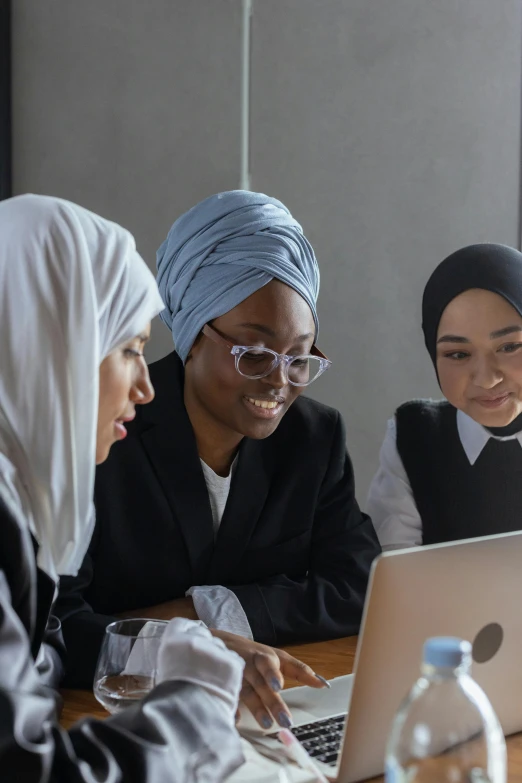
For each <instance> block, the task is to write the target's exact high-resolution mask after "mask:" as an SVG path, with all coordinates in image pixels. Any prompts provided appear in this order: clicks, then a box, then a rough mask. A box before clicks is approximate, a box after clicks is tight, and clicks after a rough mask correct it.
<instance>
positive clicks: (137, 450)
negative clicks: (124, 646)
mask: <svg viewBox="0 0 522 783" xmlns="http://www.w3.org/2000/svg"><path fill="white" fill-rule="evenodd" d="M150 374H151V379H152V383H153V385H154V387H155V389H156V397H155V399H154V401H153V402H152V403H150V404H149V405H146V406H144V407H143V408H140V409H139V411H138V415H137V417H136V419H135V420H134V422H133V423H132V425H131V426H130V427H129V435H128V437H127V439H126V440H125V441H124V442H123V443H121V444H117V445H116V446H115V447H114V448H113V450H112V452H111V455H110V457H109V459H108V460H107V462H106V463H105V464H104V465H102V466H101V467H100V468H99V469H98V473H97V480H96V509H97V526H96V531H95V534H94V537H93V541H92V545H91V548H90V551H89V554H88V556H87V557H86V559H85V562H84V564H83V566H82V568H81V571H80V574H79V576H78V577H77V578H76V579H73V580H71V579H67V580H63V582H62V588H61V592H60V598H59V601H58V604H57V611H58V613H59V615H60V617H61V619H62V625H63V632H64V637H65V641H66V645H67V649H68V659H69V663H68V682H69V683H71V684H83V685H87V684H90V682H91V681H92V673H93V669H94V665H95V661H96V656H97V653H98V649H99V646H100V641H101V638H102V635H103V632H104V628H105V626H106V625H107V623H108V622H109V621H110V620H111V619H112V614H113V613H117V612H123V611H125V610H129V609H137V608H139V607H145V606H150V605H153V604H157V603H161V602H163V601H167V600H170V599H173V598H177V597H181V596H183V595H184V594H185V591H186V590H187V589H188V588H189V587H191V586H193V585H224V586H226V587H228V588H229V589H230V590H232V591H233V592H234V593H235V594H236V595H237V597H238V598H239V601H240V602H241V604H242V606H243V609H244V611H245V612H246V615H247V617H248V621H249V623H250V626H251V628H252V632H253V635H254V638H255V639H256V640H257V641H260V642H264V643H266V644H271V645H281V644H288V643H293V642H302V641H306V640H313V639H329V638H335V637H340V636H346V635H349V634H353V633H357V631H358V629H359V623H360V619H361V612H362V607H363V601H364V595H365V592H366V587H367V581H368V574H369V569H370V565H371V563H372V560H373V559H374V557H375V556H376V555H377V554H378V553H379V551H380V549H379V545H378V542H377V538H376V536H375V532H374V529H373V526H372V523H371V521H370V520H369V518H368V517H367V516H366V515H365V514H362V513H361V511H360V510H359V507H358V505H357V502H356V500H355V496H354V478H353V470H352V464H351V461H350V458H349V456H348V454H347V452H346V445H345V430H344V426H343V422H342V419H341V416H340V414H339V413H338V412H337V411H336V410H334V409H332V408H328V407H326V406H324V405H321V404H320V403H318V402H314V401H312V400H310V399H307V398H305V397H301V398H299V399H298V400H297V401H296V402H294V404H293V405H292V407H291V408H290V409H289V410H288V412H287V413H286V414H285V416H284V418H283V419H282V421H281V423H280V425H279V427H278V428H277V430H276V431H275V432H274V434H273V435H271V436H270V437H269V438H266V439H265V440H258V441H256V440H251V439H247V438H245V439H244V440H243V442H242V444H241V447H240V452H239V459H238V462H237V466H236V469H235V472H234V475H233V478H232V483H231V488H230V494H229V497H228V502H227V505H226V508H225V512H224V515H223V519H222V522H221V526H220V529H219V533H218V536H217V540H216V542H215V543H214V535H213V526H212V513H211V508H210V502H209V497H208V491H207V488H206V484H205V479H204V476H203V471H202V469H201V463H200V460H199V456H198V452H197V447H196V441H195V437H194V433H193V430H192V426H191V424H190V420H189V418H188V415H187V412H186V410H185V406H184V403H183V366H182V363H181V361H180V359H179V358H178V356H177V355H176V354H175V353H172V354H170V355H169V356H166V357H165V358H164V359H162V360H160V361H159V362H156V363H154V364H152V365H151V367H150Z"/></svg>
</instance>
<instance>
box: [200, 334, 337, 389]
mask: <svg viewBox="0 0 522 783" xmlns="http://www.w3.org/2000/svg"><path fill="white" fill-rule="evenodd" d="M203 334H204V335H206V337H208V338H210V339H211V340H213V341H214V342H215V343H217V344H218V345H223V346H226V347H227V348H228V349H229V350H230V353H231V354H232V356H234V358H235V361H236V370H237V371H238V373H239V374H240V375H242V376H243V377H244V378H250V379H252V380H256V379H258V378H266V376H267V375H270V373H272V372H273V371H274V370H275V369H276V367H279V365H283V369H284V371H285V374H286V379H287V381H288V383H290V384H291V385H292V386H309V385H310V384H311V383H313V382H314V381H316V380H317V378H319V376H320V375H322V374H323V372H325V371H326V370H328V369H329V368H330V367H331V366H332V362H331V361H330V359H327V358H326V356H325V355H324V354H323V353H321V351H320V350H319V349H318V348H316V347H315V345H314V346H313V347H312V351H313V353H311V354H302V355H300V356H287V354H285V353H276V351H272V350H270V348H259V347H258V346H255V345H234V344H233V343H231V342H229V340H227V339H226V338H225V337H224V336H222V335H221V334H220V333H219V332H218V331H217V330H216V329H214V328H213V327H212V326H209V325H208V324H206V326H204V327H203Z"/></svg>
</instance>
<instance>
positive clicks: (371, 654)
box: [240, 531, 522, 783]
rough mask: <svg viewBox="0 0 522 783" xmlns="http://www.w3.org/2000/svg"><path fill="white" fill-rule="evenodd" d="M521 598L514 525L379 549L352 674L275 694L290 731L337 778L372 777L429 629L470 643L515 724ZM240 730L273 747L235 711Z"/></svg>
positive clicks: (520, 702)
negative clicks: (289, 717) (498, 531)
mask: <svg viewBox="0 0 522 783" xmlns="http://www.w3.org/2000/svg"><path fill="white" fill-rule="evenodd" d="M521 605H522V531H521V532H517V533H506V534H502V535H497V536H488V537H486V538H475V539H468V540H464V541H455V542H451V543H448V544H434V545H432V546H425V547H420V548H418V549H403V550H397V551H394V552H387V553H385V554H383V555H381V556H380V557H378V558H377V559H376V560H375V562H374V564H373V566H372V571H371V575H370V584H369V588H368V594H367V596H366V604H365V609H364V614H363V621H362V625H361V632H360V636H359V643H358V646H357V654H356V658H355V667H354V673H353V674H352V675H346V676H344V677H338V678H336V679H334V680H331V685H332V688H331V690H326V689H321V690H315V689H313V688H307V687H300V688H292V689H290V690H287V691H285V692H284V698H285V701H286V702H287V704H288V706H289V708H290V710H291V711H292V714H293V717H294V722H295V728H294V729H293V731H294V733H295V734H296V736H297V737H299V739H300V740H301V742H302V743H303V744H304V745H305V747H306V748H307V749H308V752H309V753H310V754H311V755H312V756H313V757H314V758H315V760H316V762H317V764H318V766H319V767H320V769H321V770H322V771H323V772H324V773H325V775H328V776H329V777H336V776H338V777H337V779H338V781H339V783H353V781H358V780H363V779H365V778H369V777H373V776H375V775H380V774H381V773H382V772H383V770H384V752H385V746H386V741H387V738H388V734H389V731H390V726H391V723H392V720H393V716H394V714H395V712H396V710H397V707H398V706H399V703H400V702H401V700H402V699H403V697H404V696H405V695H406V693H407V692H408V691H409V689H410V687H411V686H412V685H413V683H414V681H415V680H416V679H417V677H418V676H419V670H420V663H421V654H422V646H423V643H424V641H425V639H426V638H428V637H429V636H458V637H461V638H463V639H468V640H469V641H471V642H472V643H473V659H474V661H473V668H472V675H473V677H474V679H475V680H476V681H477V682H478V683H479V684H480V685H481V686H482V688H483V689H484V690H485V692H486V694H487V695H488V696H489V699H490V700H491V702H492V704H493V707H494V709H495V711H496V713H497V715H498V717H499V719H500V722H501V724H502V727H503V729H504V733H505V734H512V733H514V732H517V731H521V730H522V606H521ZM242 712H243V713H246V712H247V711H246V710H243V711H242ZM240 731H241V733H242V734H244V736H245V737H246V738H247V739H251V740H252V741H254V742H255V743H260V744H261V745H262V746H264V751H265V752H266V753H267V754H268V755H271V754H274V755H275V754H276V753H278V752H280V748H281V746H280V745H279V743H278V740H277V738H276V735H275V734H274V733H273V731H272V732H270V731H268V732H262V731H261V730H259V729H258V728H257V727H256V725H255V723H254V721H253V718H252V717H251V716H250V717H248V718H245V717H244V716H242V721H241V723H240ZM260 749H261V748H260Z"/></svg>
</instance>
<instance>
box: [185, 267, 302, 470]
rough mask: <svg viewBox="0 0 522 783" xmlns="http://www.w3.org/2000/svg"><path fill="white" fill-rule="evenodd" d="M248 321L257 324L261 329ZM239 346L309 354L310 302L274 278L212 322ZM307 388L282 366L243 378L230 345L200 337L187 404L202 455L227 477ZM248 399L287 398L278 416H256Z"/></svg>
mask: <svg viewBox="0 0 522 783" xmlns="http://www.w3.org/2000/svg"><path fill="white" fill-rule="evenodd" d="M242 324H257V325H258V327H260V328H253V327H245V326H243V325H242ZM211 325H212V326H213V327H214V328H215V329H216V330H217V331H218V332H220V334H221V335H223V336H225V337H226V338H227V339H228V340H229V341H230V342H232V343H234V344H235V345H253V346H260V347H264V348H271V349H272V350H273V351H277V353H284V354H292V355H298V354H306V353H310V350H311V348H312V345H313V341H314V333H315V324H314V319H313V316H312V312H311V310H310V308H309V307H308V305H307V303H306V302H305V300H304V299H303V298H302V297H301V296H300V295H299V294H298V293H297V292H296V291H294V289H293V288H290V287H289V286H287V285H285V284H284V283H281V282H279V281H278V280H272V281H271V282H270V283H268V285H266V286H264V287H263V288H261V289H259V291H256V293H254V294H252V296H249V297H248V299H245V301H244V302H241V304H239V305H238V306H237V307H234V309H233V310H230V312H228V313H226V314H225V315H222V316H220V317H219V318H216V319H214V321H213V322H212V324H211ZM302 391H303V389H302V388H300V387H296V386H291V385H290V384H288V383H287V382H286V379H285V377H284V375H283V371H282V369H281V367H278V368H276V369H275V370H274V372H272V373H271V374H270V375H268V376H266V377H265V378H260V379H259V380H250V379H248V378H244V377H242V376H241V375H240V374H239V373H238V372H237V371H236V369H235V364H234V357H233V356H231V355H230V353H229V352H228V351H227V348H226V347H224V346H221V345H218V344H216V343H215V342H213V341H212V340H210V339H209V338H208V337H206V336H204V335H200V336H199V337H198V339H197V340H196V342H195V344H194V346H193V347H192V350H191V352H190V354H189V357H188V359H187V363H186V367H185V406H186V409H187V412H188V415H189V418H190V421H191V423H192V426H193V428H194V433H195V436H196V441H197V444H198V451H199V455H200V457H201V459H202V460H203V461H204V462H206V464H207V465H209V466H210V467H211V468H212V470H214V472H215V473H218V474H219V475H223V476H227V475H228V473H229V470H230V466H231V464H232V462H233V460H234V457H235V455H236V452H237V450H238V447H239V444H240V443H241V441H242V439H243V438H244V437H248V438H255V439H261V438H267V437H268V436H269V435H271V434H272V433H273V432H274V431H275V430H276V428H277V426H278V424H279V422H280V421H281V419H282V417H283V416H284V414H285V413H286V411H287V410H288V408H289V407H290V405H292V403H293V402H294V401H295V400H296V399H297V397H298V396H299V394H300V393H301V392H302ZM246 397H253V398H257V399H259V398H261V399H268V400H276V399H278V400H280V401H282V405H281V408H280V410H279V412H278V415H277V416H276V417H275V418H272V419H268V420H267V419H263V418H260V417H258V416H256V415H255V412H254V411H252V406H251V404H250V403H248V402H247V401H246V399H245V398H246Z"/></svg>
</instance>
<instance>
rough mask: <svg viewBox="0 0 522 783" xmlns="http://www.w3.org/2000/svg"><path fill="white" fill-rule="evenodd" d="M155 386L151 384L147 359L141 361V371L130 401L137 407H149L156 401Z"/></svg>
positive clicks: (133, 386)
mask: <svg viewBox="0 0 522 783" xmlns="http://www.w3.org/2000/svg"><path fill="white" fill-rule="evenodd" d="M154 395H155V392H154V386H153V385H152V383H151V380H150V375H149V368H148V367H147V364H146V362H145V359H141V361H140V369H139V372H138V375H137V376H136V379H135V381H134V383H133V385H132V389H131V393H130V399H131V401H132V402H133V403H134V404H135V405H147V404H148V403H149V402H152V400H153V399H154Z"/></svg>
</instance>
